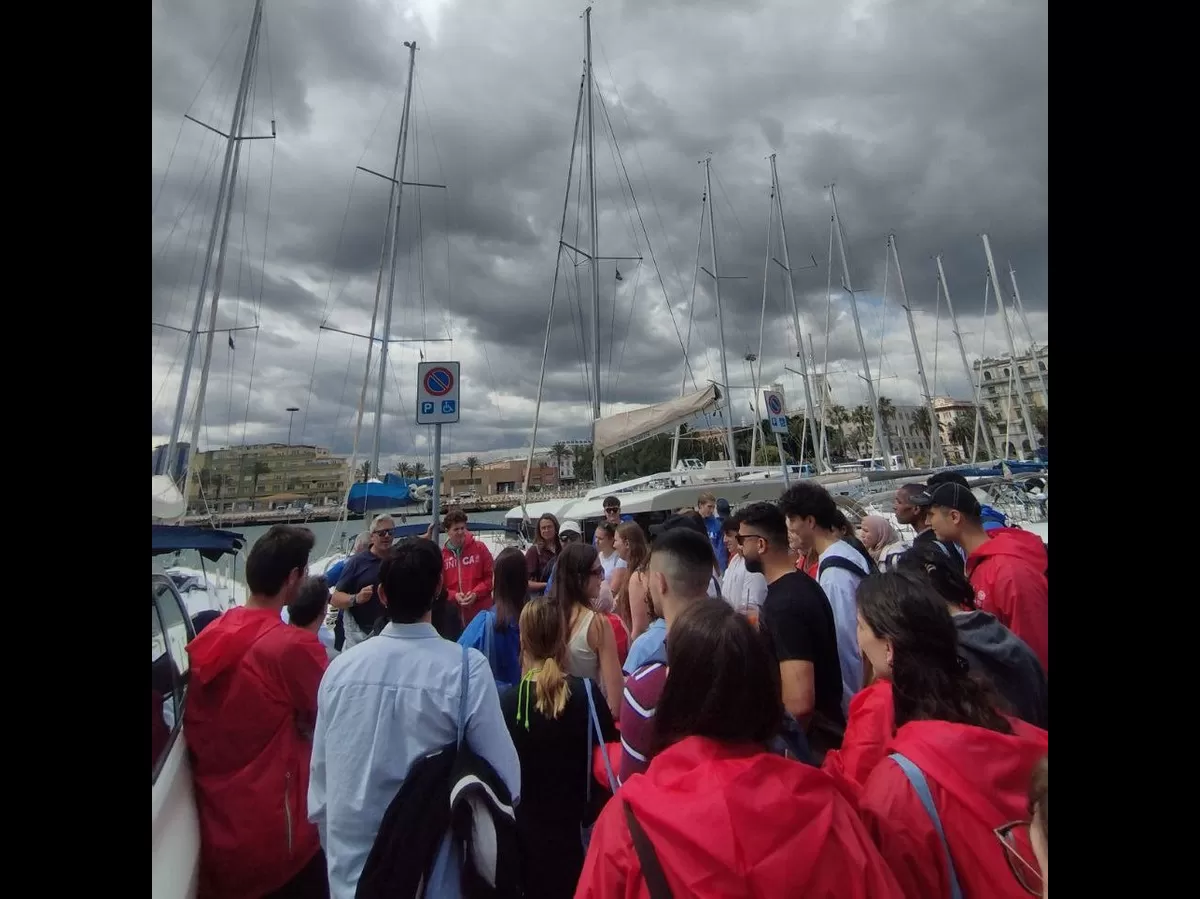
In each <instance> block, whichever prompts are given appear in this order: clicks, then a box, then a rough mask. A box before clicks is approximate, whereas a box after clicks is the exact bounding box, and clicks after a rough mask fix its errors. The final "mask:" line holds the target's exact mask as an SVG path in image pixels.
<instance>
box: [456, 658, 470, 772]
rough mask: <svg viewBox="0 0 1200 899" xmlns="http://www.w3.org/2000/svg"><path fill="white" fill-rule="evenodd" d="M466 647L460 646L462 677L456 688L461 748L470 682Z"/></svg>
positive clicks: (465, 727) (465, 724)
mask: <svg viewBox="0 0 1200 899" xmlns="http://www.w3.org/2000/svg"><path fill="white" fill-rule="evenodd" d="M467 651H468V650H467V647H466V646H464V647H463V648H462V677H461V678H460V680H461V684H460V685H459V688H458V748H459V749H461V748H462V741H463V733H464V732H465V731H466V729H467V687H468V686H469V685H470V683H471V660H470V658H469V657H468V656H467Z"/></svg>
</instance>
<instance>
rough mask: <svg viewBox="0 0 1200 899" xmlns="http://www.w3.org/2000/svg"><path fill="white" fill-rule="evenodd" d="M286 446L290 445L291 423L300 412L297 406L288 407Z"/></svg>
mask: <svg viewBox="0 0 1200 899" xmlns="http://www.w3.org/2000/svg"><path fill="white" fill-rule="evenodd" d="M286 411H287V413H288V446H291V445H292V421H293V420H294V419H295V418H296V413H297V412H299V411H300V407H299V406H288V407H287V410H286Z"/></svg>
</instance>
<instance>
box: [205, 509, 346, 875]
mask: <svg viewBox="0 0 1200 899" xmlns="http://www.w3.org/2000/svg"><path fill="white" fill-rule="evenodd" d="M313 542H314V537H313V533H312V531H310V530H308V528H301V527H294V526H292V525H282V524H277V525H275V526H274V527H272V528H271V529H270V530H269V531H267V533H266V534H264V535H263V536H262V537H260V538H259V539H258V542H256V543H255V544H254V547H253V549H251V550H250V554H249V556H248V557H247V558H246V584H247V586H248V587H249V588H250V597H249V598H248V599H247V600H246V605H245V606H243V607H237V608H233V609H230V610H229V611H228V612H226V613H225V614H223V615H222V616H221V617H220V618H218V619H217V620H216V621H214V622H213V623H212V624H210V625H209V626H208V627H206V628H205V629H204V632H203V633H202V634H200V635H198V636H197V637H196V638H195V639H194V640H192V642H191V643H190V644H189V645H188V648H187V650H188V658H189V663H190V666H191V683H190V685H189V687H188V695H187V705H186V707H185V709H184V713H183V722H184V733H186V735H187V742H188V748H189V749H190V750H191V759H192V775H193V781H194V785H195V793H196V810H197V812H198V813H199V817H200V886H199V899H260V897H267V896H270V897H272V899H276V897H289V899H290V897H295V899H302V897H303V899H308V897H327V896H328V895H329V884H328V879H327V876H326V873H325V856H324V854H323V853H322V852H321V844H320V840H319V838H318V836H317V828H316V827H315V826H314V825H312V824H310V823H309V821H308V810H307V801H306V799H305V797H306V796H307V795H308V772H309V762H310V759H311V756H312V733H313V728H314V726H315V723H316V716H317V688H318V687H319V686H320V684H321V677H322V675H324V673H325V668H326V666H327V665H328V664H329V659H328V656H327V655H326V652H325V647H324V646H322V645H321V642H320V641H319V640H318V639H317V635H316V634H314V633H312V632H311V631H307V630H304V629H302V628H298V627H289V626H288V625H286V624H284V623H283V620H282V619H281V618H280V610H281V609H282V608H283V606H284V605H286V604H287V603H288V602H290V601H291V600H292V599H293V598H294V597H295V595H296V594H297V592H298V591H299V589H300V585H301V584H302V583H303V582H304V579H305V573H306V571H307V569H308V556H309V553H310V552H311V551H312V547H313Z"/></svg>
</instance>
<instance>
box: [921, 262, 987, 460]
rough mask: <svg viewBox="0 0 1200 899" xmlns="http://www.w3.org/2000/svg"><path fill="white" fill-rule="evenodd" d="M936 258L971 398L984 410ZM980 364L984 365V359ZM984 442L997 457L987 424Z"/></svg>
mask: <svg viewBox="0 0 1200 899" xmlns="http://www.w3.org/2000/svg"><path fill="white" fill-rule="evenodd" d="M934 258H935V260H936V261H937V271H938V280H939V281H941V282H942V293H943V294H944V295H945V297H946V308H947V309H948V310H949V312H950V330H951V331H952V332H953V333H954V343H955V344H956V345H957V346H958V356H959V358H960V359H961V360H962V366H963V374H965V375H966V376H967V383H968V384H970V385H971V398H972V399H973V400H974V401H975V408H976V409H979V410H982V409H983V399H982V397H981V396H980V394H979V384H978V383H976V380H975V376H974V375H973V374H971V363H970V362H968V361H967V348H966V347H965V346H963V339H962V332H961V331H959V330H958V316H957V315H955V314H954V300H952V299H951V298H950V285H949V284H947V283H946V269H945V268H943V267H942V257H941V254H940V253H939V254H938V255H937V256H936V257H934ZM980 365H981V366H982V361H981V362H980ZM935 427H936V424H935ZM939 442H940V441H939ZM983 442H984V444H985V445H986V446H987V451H988V454H989V455H990V456H992V458H996V448H995V446H994V445H993V443H992V435H991V432H990V431H989V430H988V427H987V425H986V424H984V426H983ZM972 455H974V453H972Z"/></svg>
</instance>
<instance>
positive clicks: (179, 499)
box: [150, 474, 187, 520]
mask: <svg viewBox="0 0 1200 899" xmlns="http://www.w3.org/2000/svg"><path fill="white" fill-rule="evenodd" d="M151 477H152V478H153V483H154V488H153V490H152V491H151V495H152V499H151V504H150V516H151V517H152V518H154V519H155V520H162V519H173V518H179V517H181V516H182V515H183V513H184V512H186V511H187V501H186V500H185V499H184V498H183V494H182V493H180V492H179V488H178V487H176V486H175V482H174V481H172V480H171V479H170V478H169V477H167V476H166V475H165V474H156V475H152V476H151Z"/></svg>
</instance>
